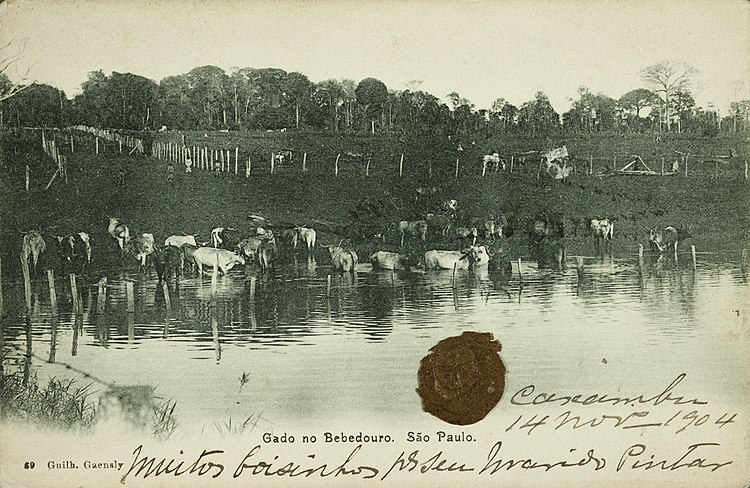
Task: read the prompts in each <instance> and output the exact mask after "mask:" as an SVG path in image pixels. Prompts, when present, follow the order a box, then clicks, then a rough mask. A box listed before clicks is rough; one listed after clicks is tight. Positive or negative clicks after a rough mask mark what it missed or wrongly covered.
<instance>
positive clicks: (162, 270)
mask: <svg viewBox="0 0 750 488" xmlns="http://www.w3.org/2000/svg"><path fill="white" fill-rule="evenodd" d="M188 245H189V244H188ZM153 261H154V268H156V275H157V276H158V277H159V281H162V279H169V276H170V274H171V275H172V276H174V278H175V279H176V278H177V270H178V269H180V268H181V266H182V255H181V253H180V250H179V249H178V248H177V247H175V246H165V247H162V248H160V249H156V250H155V251H154V253H153Z"/></svg>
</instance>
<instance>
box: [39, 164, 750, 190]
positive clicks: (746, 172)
mask: <svg viewBox="0 0 750 488" xmlns="http://www.w3.org/2000/svg"><path fill="white" fill-rule="evenodd" d="M29 172H30V170H29V165H28V164H27V165H26V193H28V192H29V178H30V174H29ZM745 175H747V169H745ZM745 179H747V176H745Z"/></svg>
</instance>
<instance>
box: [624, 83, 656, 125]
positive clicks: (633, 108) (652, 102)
mask: <svg viewBox="0 0 750 488" xmlns="http://www.w3.org/2000/svg"><path fill="white" fill-rule="evenodd" d="M618 103H619V105H620V107H621V108H622V109H623V111H624V117H625V118H626V120H627V124H628V127H629V128H630V129H634V130H639V129H640V127H641V121H642V120H643V116H644V114H643V113H642V111H643V110H644V109H647V108H651V109H653V107H658V105H659V97H658V95H656V93H654V92H652V91H651V90H647V89H645V88H636V89H635V90H630V91H629V92H627V93H626V94H624V95H623V96H621V97H620V100H618Z"/></svg>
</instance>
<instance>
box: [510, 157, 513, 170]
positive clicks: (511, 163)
mask: <svg viewBox="0 0 750 488" xmlns="http://www.w3.org/2000/svg"><path fill="white" fill-rule="evenodd" d="M510 172H511V173H512V172H513V156H511V157H510Z"/></svg>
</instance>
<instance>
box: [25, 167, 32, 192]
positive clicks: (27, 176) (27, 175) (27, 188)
mask: <svg viewBox="0 0 750 488" xmlns="http://www.w3.org/2000/svg"><path fill="white" fill-rule="evenodd" d="M30 176H31V175H30V170H29V165H28V164H27V165H26V193H28V192H29V179H30Z"/></svg>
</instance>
